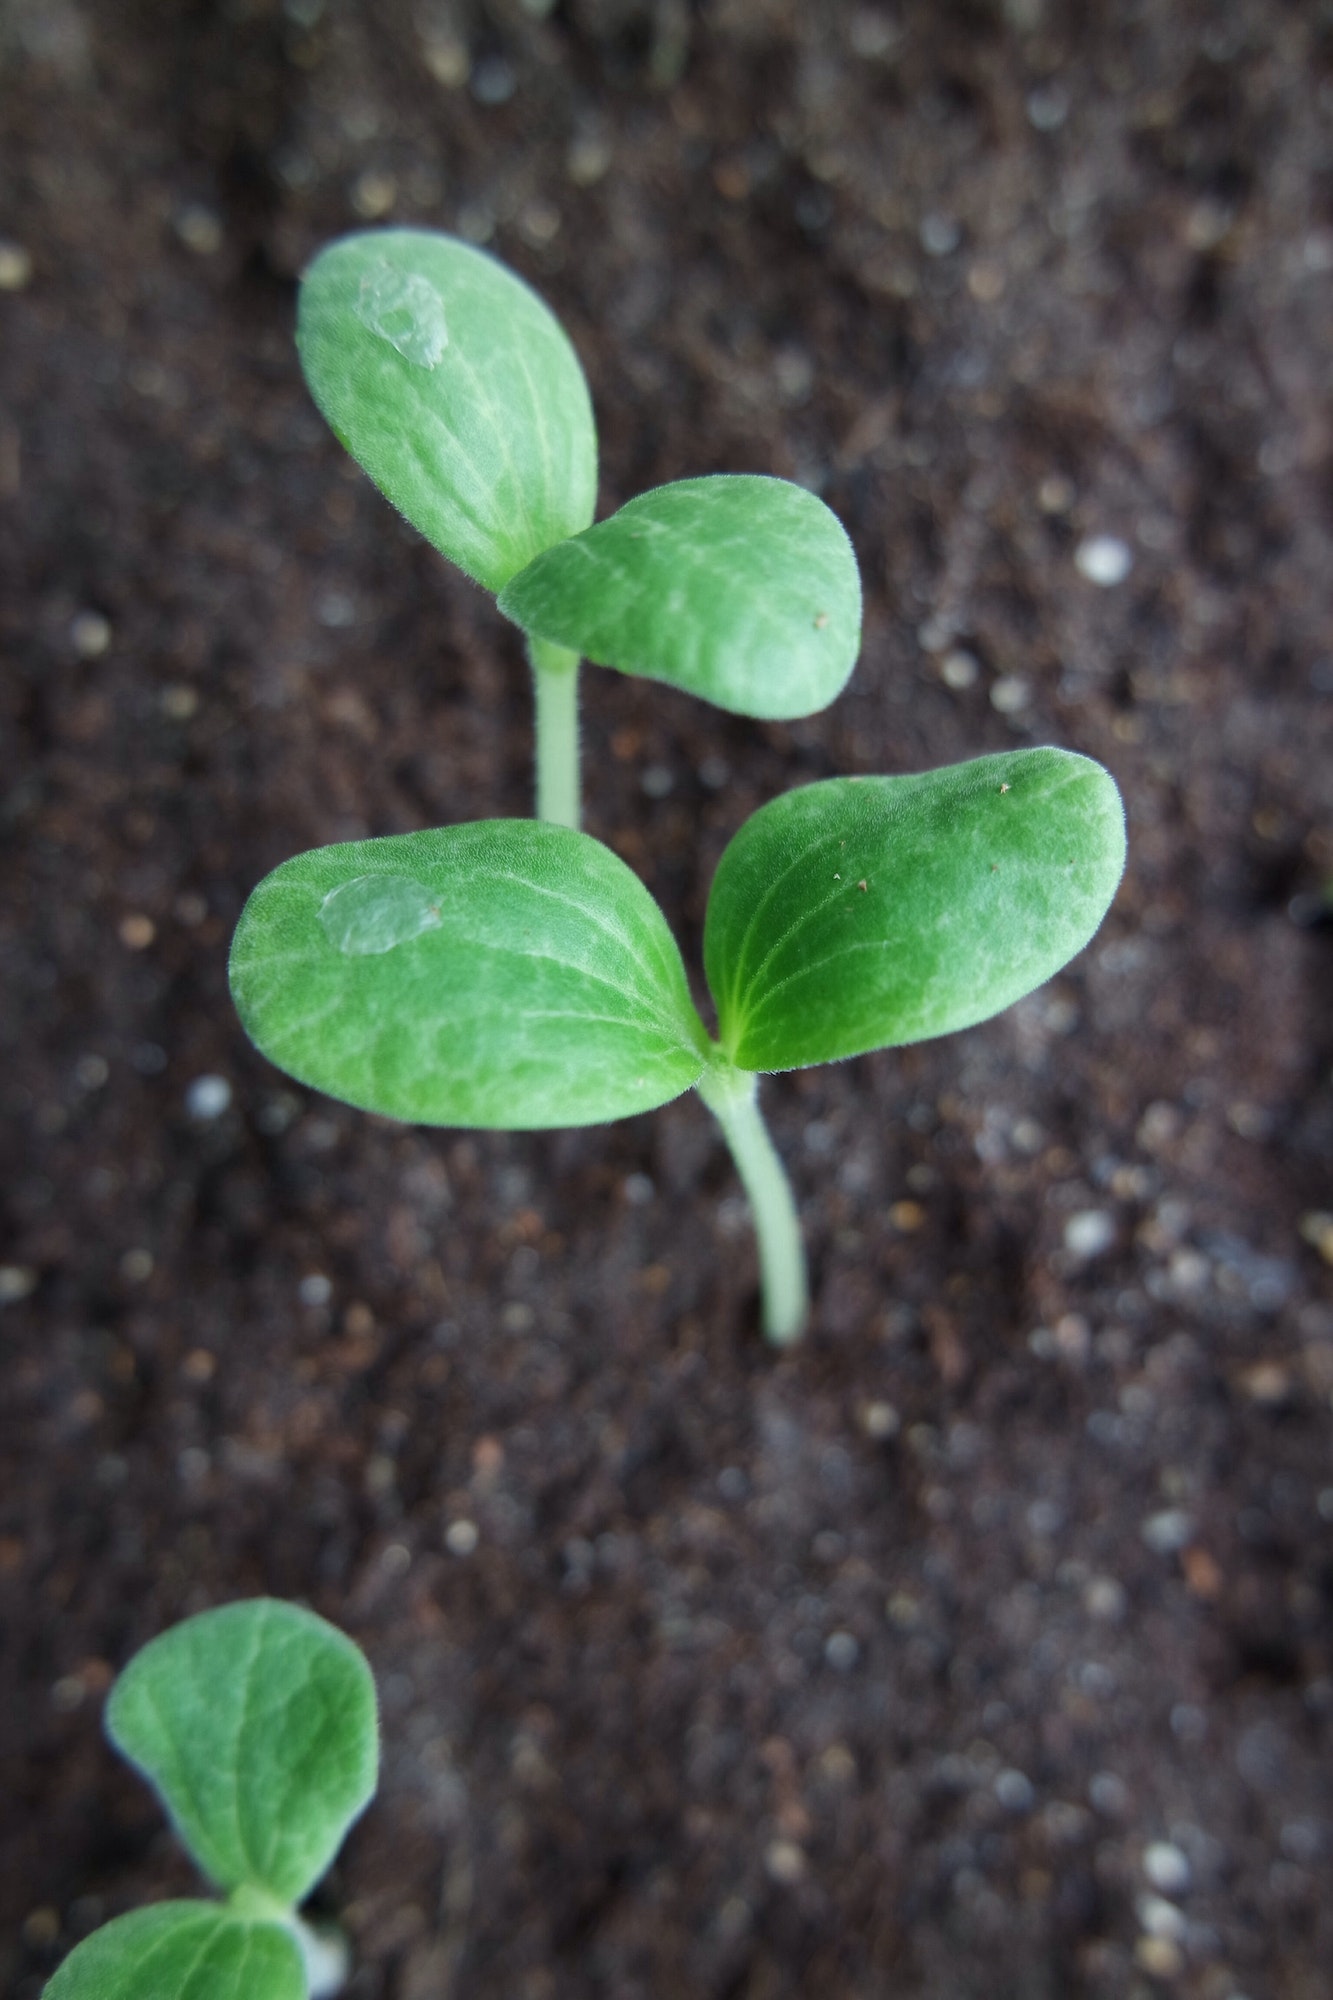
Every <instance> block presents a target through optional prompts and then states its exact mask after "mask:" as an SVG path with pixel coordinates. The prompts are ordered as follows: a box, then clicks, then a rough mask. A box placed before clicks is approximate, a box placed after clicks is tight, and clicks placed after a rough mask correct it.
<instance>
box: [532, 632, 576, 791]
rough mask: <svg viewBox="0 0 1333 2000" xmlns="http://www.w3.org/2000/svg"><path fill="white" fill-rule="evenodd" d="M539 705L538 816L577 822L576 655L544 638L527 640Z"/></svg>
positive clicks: (537, 703) (534, 687)
mask: <svg viewBox="0 0 1333 2000" xmlns="http://www.w3.org/2000/svg"><path fill="white" fill-rule="evenodd" d="M528 658H529V660H530V661H531V662H532V684H533V689H534V692H535V696H536V707H537V817H538V819H545V820H552V821H553V822H554V823H555V825H556V826H572V827H574V828H575V829H577V827H578V823H579V656H578V654H577V653H573V652H571V651H570V650H569V648H568V647H567V646H556V645H553V644H552V643H551V641H550V640H548V639H538V638H536V637H535V636H534V637H529V639H528Z"/></svg>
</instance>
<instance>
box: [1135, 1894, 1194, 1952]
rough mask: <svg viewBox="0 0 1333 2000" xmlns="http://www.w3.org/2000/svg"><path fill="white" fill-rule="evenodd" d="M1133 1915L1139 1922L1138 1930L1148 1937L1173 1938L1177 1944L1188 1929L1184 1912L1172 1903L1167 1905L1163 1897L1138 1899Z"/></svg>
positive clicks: (1142, 1897) (1141, 1897)
mask: <svg viewBox="0 0 1333 2000" xmlns="http://www.w3.org/2000/svg"><path fill="white" fill-rule="evenodd" d="M1134 1914H1135V1916H1136V1917H1137V1918H1138V1920H1139V1929H1140V1930H1141V1931H1145V1932H1146V1933H1147V1935H1148V1936H1149V1937H1158V1938H1173V1939H1174V1940H1175V1942H1176V1943H1177V1944H1179V1943H1180V1942H1181V1940H1182V1939H1183V1938H1184V1936H1185V1933H1186V1931H1187V1930H1188V1928H1189V1926H1188V1925H1187V1923H1186V1921H1185V1914H1184V1911H1183V1910H1178V1909H1177V1908H1176V1906H1175V1904H1174V1903H1168V1902H1167V1900H1166V1898H1165V1896H1140V1897H1138V1898H1137V1900H1136V1901H1135V1904H1134Z"/></svg>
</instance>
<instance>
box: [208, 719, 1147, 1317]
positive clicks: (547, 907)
mask: <svg viewBox="0 0 1333 2000" xmlns="http://www.w3.org/2000/svg"><path fill="white" fill-rule="evenodd" d="M1124 853H1125V833H1124V814H1123V810H1122V807H1121V803H1120V795H1119V793H1118V792H1117V790H1116V787H1115V784H1114V783H1113V781H1112V779H1111V778H1110V777H1109V776H1108V774H1107V773H1106V772H1105V771H1104V770H1103V769H1102V768H1101V766H1100V765H1098V764H1094V763H1092V762H1091V761H1090V760H1089V759H1087V758H1085V757H1080V756H1076V755H1074V754H1073V753H1072V752H1069V751H1064V750H1055V749H1032V750H1017V751H1010V752H1005V753H1002V754H1000V755H996V756H989V757H981V758H978V759H976V760H974V761H972V762H969V763H964V764H955V765H950V766H948V767H946V768H944V769H942V770H936V771H927V772H925V773H923V774H920V775H917V776H902V777H859V778H833V779H828V780H826V781H824V782H822V783H818V784H813V785H807V786H804V787H802V788H800V789H798V790H795V791H791V792H788V793H786V794H784V795H783V796H781V797H779V798H776V799H774V800H772V801H770V803H769V804H767V805H765V806H762V807H761V808H760V809H759V811H758V812H756V813H755V814H753V816H752V817H751V818H750V819H749V820H747V821H746V823H745V824H744V825H743V826H742V827H741V829H740V831H739V832H738V833H737V834H736V835H735V837H734V838H733V840H732V841H731V842H730V844H729V845H728V847H727V848H726V850H725V851H724V853H723V855H722V858H721V861H720V862H719V864H718V868H717V872H716V874H715V876H714V878H713V883H712V888H711V891H710V894H709V899H708V909H707V917H706V922H705V928H704V968H705V972H706V975H707V983H708V988H709V991H710V993H711V996H712V1001H713V1006H714V1008H715V1010H716V1018H717V1035H716V1038H714V1037H713V1036H711V1035H710V1034H709V1032H708V1029H707V1027H706V1026H705V1024H704V1021H703V1020H702V1019H701V1017H700V1015H699V1013H698V1011H697V1009H696V1008H695V1006H694V1003H693V1001H692V1000H691V998H690V990H689V985H688V982H687V979H686V973H685V967H684V964H683V963H682V960H681V955H680V952H679V950H678V948H677V946H676V943H675V940H674V938H673V937H672V935H671V932H670V931H669V929H668V928H667V923H666V919H665V917H664V916H663V914H662V912H661V910H660V909H659V907H658V905H657V904H656V903H655V902H654V900H653V898H652V897H651V896H650V895H649V893H648V891H647V890H646V889H645V888H644V887H643V885H642V883H641V882H640V881H639V880H638V878H637V877H636V876H635V875H633V874H632V873H631V871H630V870H629V869H628V868H627V867H626V866H625V864H624V863H623V862H622V861H620V860H619V859H618V858H617V857H616V856H615V855H614V854H612V853H611V852H610V850H609V849H608V848H606V847H603V846H602V845H601V844H600V843H599V842H597V841H595V840H593V839H591V838H590V837H588V836H587V835H585V834H581V833H578V832H576V831H573V830H571V829H569V828H565V827H561V826H553V825H548V824H545V823H543V822H541V821H537V820H483V821H478V822H476V823H474V824H471V825H463V826H453V827H445V828H442V829H439V830H435V831H429V832H421V833H409V834H396V835H392V836H390V837H388V838H386V839H379V840H366V841H352V842H347V843H343V844H340V845H337V846H331V847H322V848H317V849H315V850H313V851H312V852H310V853H306V854H301V855H297V856H296V857H295V858H294V859H292V860H290V861H287V862H285V863H283V865H282V866H281V867H280V868H278V869H276V870H275V871H274V872H273V873H272V874H271V875H269V876H268V877H267V878H266V879H265V880H264V881H263V882H261V883H260V885H259V887H258V888H257V889H256V890H255V891H254V893H253V894H252V896H251V897H250V900H249V902H248V903H247V904H246V907H245V909H244V911H243V913H242V916H241V921H240V924H239V926H238V928H237V931H236V936H235V939H234V941H233V945H232V953H231V985H232V993H233V996H234V998H235V1001H236V1005H237V1008H238V1010H239V1012H240V1016H241V1020H242V1022H243V1023H244V1025H245V1027H246V1029H247V1031H248V1033H249V1034H250V1035H251V1037H252V1038H253V1040H254V1041H255V1042H256V1043H257V1045H258V1046H259V1048H260V1049H261V1050H262V1051H263V1052H264V1053H265V1054H266V1055H267V1056H268V1057H269V1058H270V1059H271V1060H272V1061H273V1062H275V1063H277V1064H278V1065H279V1067H280V1068H282V1069H284V1070H286V1071H287V1072H288V1073H289V1074H290V1075H291V1076H294V1077H296V1078H297V1079H298V1080H299V1081H300V1082H302V1083H305V1084H310V1085H312V1086H314V1087H315V1088H316V1089H319V1090H323V1091H326V1092H328V1093H329V1094H330V1095H331V1096H333V1097H337V1098H341V1099H342V1100H343V1101H344V1102H345V1103H348V1104H352V1105H357V1106H360V1107H361V1108H362V1109H364V1110H367V1111H376V1112H381V1113H384V1114H387V1115H388V1116H389V1117H393V1118H401V1119H405V1120H409V1121H411V1122H414V1123H419V1124H427V1125H456V1126H471V1127H474V1128H492V1129H511V1130H512V1129H541V1128H549V1127H554V1126H575V1125H592V1124H597V1123H600V1122H602V1121H604V1120H609V1119H614V1118H626V1117H630V1116H632V1115H633V1114H634V1113H636V1112H640V1111H648V1110H651V1109H653V1108H654V1107H655V1106H657V1105H660V1104H665V1103H667V1102H669V1101H670V1100H671V1099H672V1098H674V1097H677V1096H679V1095H680V1094H681V1093H682V1092H683V1091H686V1090H688V1089H690V1088H694V1089H697V1090H698V1091H699V1094H700V1096H701V1097H702V1098H703V1100H704V1102H705V1103H706V1104H707V1105H708V1107H709V1108H710V1110H711V1111H712V1112H713V1113H714V1115H715V1116H716V1117H717V1119H718V1121H719V1123H720V1124H721V1126H722V1130H723V1132H724V1134H725V1135H726V1138H727V1141H728V1143H729V1145H730V1147H731V1150H732V1153H733V1156H734V1158H735V1161H736V1165H737V1168H738V1169H739V1172H740V1175H741V1179H742V1181H743V1183H744V1185H745V1188H746V1190H747V1192H748V1194H749V1197H750V1201H751V1204H752V1207H753V1211H754V1217H755V1224H756V1228H757V1232H758V1239H759V1256H760V1271H761V1278H762V1292H763V1320H764V1327H765V1331H766V1332H767V1334H768V1337H769V1338H770V1339H771V1340H772V1341H774V1342H777V1343H785V1342H789V1341H792V1340H795V1339H796V1338H797V1337H798V1336H799V1335H800V1333H801V1332H802V1330H803V1328H804V1326H805V1323H806V1319H807V1312H808V1286H807V1279H806V1268H805V1255H804V1251H803V1248H802V1243H801V1232H800V1227H799V1223H798V1219H797V1214H796V1208H795V1203H794V1201H793V1198H792V1192H791V1188H790V1185H789V1183H788V1181H787V1177H786V1174H785V1173H784V1171H783V1168H782V1166H781V1163H780V1162H779V1160H778V1156H777V1154H776V1152H775V1151H774V1148H773V1145H772V1142H771V1140H770V1138H769V1135H768V1131H767V1128H766V1126H765V1124H764V1122H763V1119H762V1117H761V1115H760V1112H759V1108H758V1101H757V1084H758V1078H759V1075H760V1074H762V1073H764V1072H768V1071H775V1070H790V1069H802V1068H805V1067H807V1066H809V1065H811V1064H815V1063H825V1062H837V1061H840V1060H842V1059H843V1058H844V1057H847V1056H854V1055H859V1054H862V1053H864V1052H866V1051H868V1050H872V1049H883V1048H890V1047H895V1046H899V1045H902V1044H905V1043H909V1042H918V1041H923V1040H925V1039H927V1038H928V1037H931V1036H935V1035H944V1034H949V1033H952V1032H953V1031H954V1030H955V1029H959V1028H966V1027H970V1026H972V1025H973V1024H974V1023H976V1022H979V1021H984V1020H986V1019H987V1018H988V1017H990V1016H991V1015H993V1014H997V1013H999V1012H1000V1011H1001V1010H1002V1009H1003V1008H1005V1007H1008V1006H1009V1005H1010V1004H1011V1003H1012V1002H1013V1001H1015V1000H1018V999H1019V998H1021V996H1022V995H1023V994H1025V993H1028V992H1030V991H1031V990H1032V989H1033V988H1034V987H1036V986H1039V985H1041V984H1042V983H1043V981H1045V980H1047V979H1049V978H1050V977H1051V976H1052V974H1053V973H1055V972H1057V971H1058V970H1059V969H1060V967H1061V966H1063V965H1064V964H1065V963H1066V962H1067V960H1069V959H1070V958H1072V957H1073V955H1074V954H1075V953H1076V952H1078V951H1080V950H1081V949H1082V947H1083V946H1084V945H1085V944H1086V943H1087V942H1088V940H1089V938H1091V936H1092V935H1093V933H1094V932H1095V931H1096V929H1097V927H1098V925H1099V924H1100V922H1101V920H1102V917H1103V916H1104V914H1105V912H1106V910H1107V908H1108V906H1109V904H1110V901H1111V898H1112V896H1113V895H1114V893H1115V889H1116V885H1117V883H1118V882H1119V880H1120V875H1121V871H1122V868H1123V865H1124Z"/></svg>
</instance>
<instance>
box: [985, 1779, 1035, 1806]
mask: <svg viewBox="0 0 1333 2000" xmlns="http://www.w3.org/2000/svg"><path fill="white" fill-rule="evenodd" d="M995 1796H996V1798H997V1799H998V1800H999V1801H1000V1804H1001V1805H1002V1806H1003V1807H1004V1809H1005V1811H1006V1812H1011V1813H1025V1812H1031V1810H1032V1808H1033V1805H1034V1804H1035V1802H1036V1797H1037V1788H1036V1786H1035V1785H1034V1784H1033V1782H1032V1780H1031V1778H1029V1777H1028V1776H1027V1775H1026V1773H1025V1772H1023V1771H1014V1770H1009V1771H1001V1772H1000V1774H999V1776H998V1777H997V1778H996V1780H995Z"/></svg>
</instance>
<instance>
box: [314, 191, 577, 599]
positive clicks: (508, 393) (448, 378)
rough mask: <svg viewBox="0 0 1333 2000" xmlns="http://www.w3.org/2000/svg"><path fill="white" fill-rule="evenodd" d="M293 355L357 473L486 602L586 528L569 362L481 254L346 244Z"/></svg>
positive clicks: (387, 239)
mask: <svg viewBox="0 0 1333 2000" xmlns="http://www.w3.org/2000/svg"><path fill="white" fill-rule="evenodd" d="M297 345H298V347H299V349H300V355H301V365H302V368H303V369H304V371H305V377H306V381H307V382H308V384H309V386H310V392H311V394H312V395H313V396H314V399H315V401H316V403H318V405H319V407H320V409H321V410H322V411H323V413H324V415H325V417H326V418H327V419H328V422H329V424H330V425H331V427H332V429H333V430H334V432H335V433H336V434H337V436H338V437H339V438H340V439H341V441H342V443H343V444H344V445H345V446H346V447H347V449H348V451H349V452H350V453H351V454H352V456H353V458H355V459H356V461H357V463H358V464H359V465H361V466H362V467H364V469H365V470H366V471H367V472H368V473H369V474H370V477H371V478H372V479H373V480H374V482H375V484H376V485H377V486H378V487H379V488H380V489H381V491H382V492H383V493H385V494H386V495H387V496H388V498H389V499H390V500H391V501H392V502H393V504H394V506H395V507H397V508H398V509H399V510H400V511H401V512H402V513H404V514H405V515H406V516H407V518H408V520H409V521H411V523H412V525H413V526H414V527H416V528H419V529H420V531H421V533H422V534H423V535H425V537H426V538H427V540H428V541H430V542H433V543H434V544H435V547H436V548H437V549H439V550H440V551H441V553H442V554H444V555H446V556H448V557H449V559H450V561H451V562H455V563H457V564H458V566H459V568H460V569H463V570H466V572H467V574H468V575H469V576H471V577H474V578H475V579H476V580H477V582H479V583H482V584H484V585H485V586H486V587H487V589H489V590H499V589H500V588H501V586H502V585H503V584H504V583H506V582H507V581H508V579H509V578H510V577H511V576H512V575H513V574H514V573H515V571H517V570H520V569H522V568H523V567H524V566H525V564H527V563H529V562H531V560H532V558H533V557H534V556H535V555H537V554H538V553H539V552H540V551H541V550H542V549H545V548H548V547H549V546H550V545H551V543H553V542H559V541H562V540H563V539H564V538H565V537H566V536H568V535H576V534H578V532H579V531H580V529H582V528H585V527H587V525H588V523H589V522H590V521H591V520H592V517H593V509H594V507H595V505H596V498H597V433H596V429H595V426H594V423H593V415H592V405H591V403H590V401H589V398H588V387H587V383H586V382H585V380H584V376H583V370H582V369H581V367H580V366H579V362H578V357H577V356H576V354H575V352H574V349H573V348H572V346H571V345H570V343H569V340H568V338H567V337H566V335H565V333H564V331H563V329H562V328H561V326H560V324H559V322H558V321H557V320H556V319H555V317H554V315H553V314H552V313H551V312H550V311H549V310H548V309H547V307H546V306H545V305H543V303H542V301H541V300H540V299H539V298H538V297H537V295H536V293H535V292H533V291H531V290H530V289H529V288H528V286H527V285H525V284H524V283H523V281H522V279H520V278H517V277H515V276H514V274H513V272H512V271H508V270H506V269H505V267H504V266H503V265H502V264H498V263H497V262H496V261H495V259H494V258H493V257H488V256H487V255H486V253H485V252H484V251H481V250H475V249H473V248H472V246H471V245H470V244H467V243H460V242H458V241H457V240H456V239H455V238H453V237H451V236H444V235H441V234H438V233H436V232H434V231H431V230H422V229H380V230H366V231H363V232H360V233H358V234H356V235H353V236H345V237H342V238H341V239H340V240H339V241H338V242H336V243H331V244H330V245H329V246H328V248H327V249H325V250H322V251H321V252H320V254H319V256H318V257H316V258H315V260H314V262H313V263H312V264H311V266H310V268H309V270H308V271H307V272H306V274H305V277H304V279H303V280H302V284H301V298H300V308H299V316H298V322H297Z"/></svg>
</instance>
